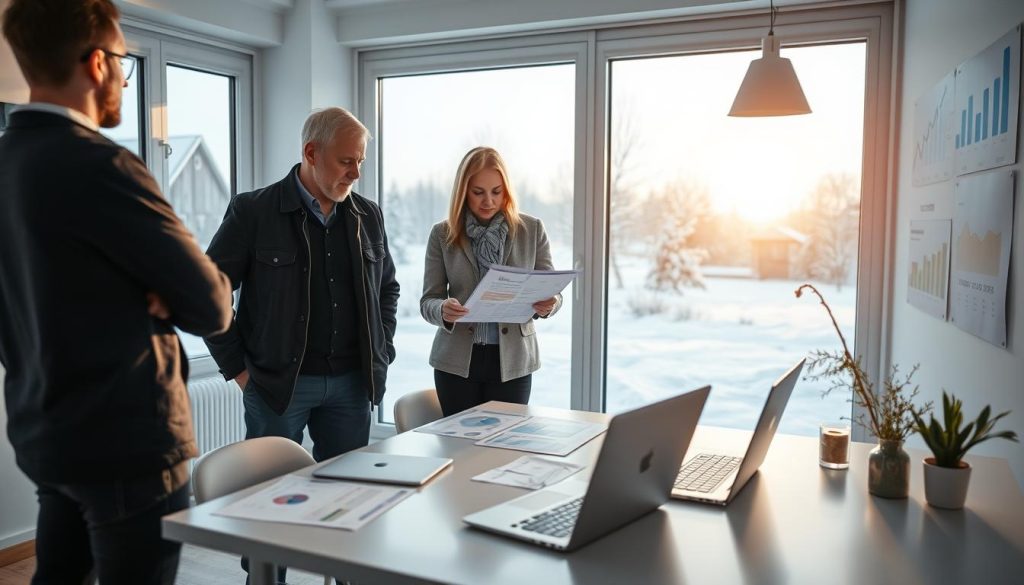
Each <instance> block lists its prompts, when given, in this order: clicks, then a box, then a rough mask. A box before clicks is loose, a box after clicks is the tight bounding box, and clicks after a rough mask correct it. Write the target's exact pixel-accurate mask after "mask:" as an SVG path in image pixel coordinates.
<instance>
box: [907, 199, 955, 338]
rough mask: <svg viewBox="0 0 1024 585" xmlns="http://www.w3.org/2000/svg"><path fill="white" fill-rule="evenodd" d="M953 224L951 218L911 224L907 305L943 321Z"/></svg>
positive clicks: (925, 220) (912, 222)
mask: <svg viewBox="0 0 1024 585" xmlns="http://www.w3.org/2000/svg"><path fill="white" fill-rule="evenodd" d="M951 224H952V222H951V221H950V220H948V219H922V220H915V221H911V222H910V246H909V248H908V249H909V266H910V270H908V274H907V302H908V303H910V304H911V305H914V306H915V307H917V308H918V309H921V310H922V311H924V312H925V313H928V314H929V315H932V316H934V317H937V318H939V319H942V320H943V321H945V320H946V306H947V302H946V299H947V292H948V290H949V258H950V243H949V231H950V229H951V228H950V225H951Z"/></svg>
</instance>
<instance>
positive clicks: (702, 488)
mask: <svg viewBox="0 0 1024 585" xmlns="http://www.w3.org/2000/svg"><path fill="white" fill-rule="evenodd" d="M803 367H804V360H800V361H799V362H797V363H796V365H794V366H793V367H792V368H790V369H789V371H788V372H786V373H785V374H783V375H782V377H781V378H779V379H778V380H776V381H775V383H774V384H772V389H771V390H770V391H769V392H768V400H766V401H765V403H764V408H763V409H762V410H761V418H760V419H758V421H757V427H756V428H755V429H754V435H753V436H752V437H751V438H750V443H749V444H748V445H747V452H746V454H737V453H728V452H701V453H698V454H696V455H694V456H693V457H690V458H688V459H687V460H686V463H684V464H683V466H682V468H680V470H679V475H678V477H676V482H675V486H674V487H673V488H672V497H673V498H676V499H680V500H693V501H697V502H705V503H709V504H718V505H720V506H725V505H727V504H728V503H729V502H731V501H732V499H733V498H735V497H736V494H738V493H740V490H742V489H743V486H745V485H746V484H747V481H748V480H750V478H751V477H753V475H754V474H755V473H757V468H759V467H761V463H763V462H764V457H765V455H766V454H767V453H768V447H769V446H770V445H771V444H772V437H774V436H775V429H777V428H778V426H779V419H781V418H782V413H783V411H784V410H786V403H788V402H789V396H790V395H791V394H792V393H793V387H794V386H796V381H797V380H798V379H799V378H800V371H801V370H802V369H803ZM716 451H717V450H716Z"/></svg>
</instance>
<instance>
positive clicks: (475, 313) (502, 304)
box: [459, 265, 579, 323]
mask: <svg viewBox="0 0 1024 585" xmlns="http://www.w3.org/2000/svg"><path fill="white" fill-rule="evenodd" d="M577 274H579V271H578V270H528V269H525V268H515V267H512V266H500V265H494V266H491V267H490V268H489V269H488V270H487V274H485V275H484V277H483V278H482V279H481V280H480V284H478V285H477V286H476V289H475V290H474V291H473V294H471V295H469V299H467V300H466V302H465V307H466V308H467V309H469V313H468V314H466V315H465V316H463V317H461V318H460V319H459V323H526V322H527V321H529V320H530V319H532V318H533V315H534V313H535V311H534V310H533V304H534V303H536V302H537V301H543V300H545V299H550V298H551V297H553V296H555V295H556V294H558V293H560V292H562V289H564V288H565V287H566V286H568V285H569V283H570V282H572V281H573V279H575V278H576V275H577Z"/></svg>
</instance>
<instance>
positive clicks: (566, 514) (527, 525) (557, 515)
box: [519, 498, 583, 537]
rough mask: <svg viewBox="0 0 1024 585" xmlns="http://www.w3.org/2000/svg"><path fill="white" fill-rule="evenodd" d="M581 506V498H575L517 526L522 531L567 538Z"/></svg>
mask: <svg viewBox="0 0 1024 585" xmlns="http://www.w3.org/2000/svg"><path fill="white" fill-rule="evenodd" d="M582 505H583V498H576V499H575V500H572V501H570V502H566V503H564V504H562V505H561V506H556V507H554V508H551V509H550V510H548V511H546V512H542V513H540V514H537V515H536V516H533V517H532V518H530V519H528V520H526V521H525V522H523V523H521V524H520V525H519V527H520V528H522V529H523V530H527V531H529V532H536V533H537V534H544V535H546V536H554V537H563V536H569V533H570V532H572V529H573V527H574V526H576V518H578V517H579V515H580V506H582Z"/></svg>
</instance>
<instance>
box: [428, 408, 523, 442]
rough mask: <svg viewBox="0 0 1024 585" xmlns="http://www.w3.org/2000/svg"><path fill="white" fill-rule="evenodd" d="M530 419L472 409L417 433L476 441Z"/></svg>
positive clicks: (433, 423) (444, 419)
mask: <svg viewBox="0 0 1024 585" xmlns="http://www.w3.org/2000/svg"><path fill="white" fill-rule="evenodd" d="M528 418H530V417H528V416H526V415H522V414H508V413H505V412H494V411H490V410H484V409H480V408H471V409H469V410H464V411H462V412H459V413H456V414H453V415H451V416H447V417H445V418H442V419H441V420H438V421H435V422H432V423H430V424H429V425H424V426H422V427H419V428H418V429H416V432H418V433H430V434H432V435H444V436H447V437H458V438H460V439H474V440H475V439H483V438H485V437H489V436H491V435H493V434H495V433H498V432H501V431H503V430H505V429H507V428H509V427H510V426H512V425H515V424H519V423H521V422H523V421H524V420H526V419H528Z"/></svg>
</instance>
